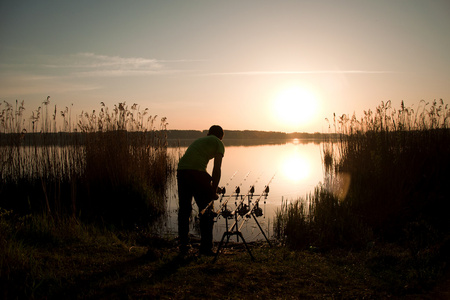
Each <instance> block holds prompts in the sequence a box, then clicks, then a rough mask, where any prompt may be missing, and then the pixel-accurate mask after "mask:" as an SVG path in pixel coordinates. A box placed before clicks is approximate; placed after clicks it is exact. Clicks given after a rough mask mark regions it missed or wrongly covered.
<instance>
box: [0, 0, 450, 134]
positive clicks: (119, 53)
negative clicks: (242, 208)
mask: <svg viewBox="0 0 450 300" xmlns="http://www.w3.org/2000/svg"><path fill="white" fill-rule="evenodd" d="M0 15H1V17H0V41H1V42H0V100H1V102H4V101H6V102H9V103H11V104H12V103H15V101H16V100H18V101H22V100H23V101H24V102H25V108H26V112H28V113H31V111H33V110H36V109H37V108H38V107H39V106H41V105H42V103H43V102H44V101H45V100H46V99H47V96H50V105H56V106H57V108H58V111H59V110H62V109H63V108H64V107H71V111H72V114H73V115H74V116H73V117H75V116H76V115H78V114H79V113H81V111H88V112H91V111H92V110H94V109H95V110H97V111H98V110H99V109H100V103H101V102H104V103H105V104H106V106H108V107H113V106H114V105H115V104H118V103H120V102H126V103H127V104H128V105H130V106H131V105H133V104H134V103H136V104H138V105H139V107H140V109H142V110H143V109H145V108H148V109H149V111H150V113H151V114H152V115H158V118H159V117H166V118H167V122H168V129H194V130H204V129H207V128H209V126H210V125H213V124H218V125H221V126H222V127H223V128H224V129H225V130H227V129H228V130H264V131H282V132H326V131H327V130H328V124H327V123H326V121H325V118H329V119H330V117H332V115H333V113H336V114H337V115H341V114H344V113H345V114H353V113H356V114H357V115H359V114H360V113H362V112H363V111H364V110H368V109H372V110H373V109H375V108H376V106H378V105H379V104H380V103H381V102H382V101H384V102H386V101H388V100H391V101H392V104H393V106H394V108H399V107H400V103H401V101H402V100H404V101H405V104H406V106H409V107H413V108H414V107H415V106H417V105H418V104H419V102H420V100H422V99H423V100H425V101H428V102H432V101H433V100H434V99H443V100H444V102H445V103H449V100H450V54H449V53H450V18H449V17H448V16H449V15H450V1H448V0H377V1H370V0H359V1H356V0H343V1H337V0H323V1H322V0H314V1H313V0H303V1H282V0H280V1H266V0H261V1H255V0H246V1H242V0H238V1H235V0H230V1H214V0H211V1H204V0H191V1H170V0H168V1H162V0H161V1H151V0H148V1H139V0H136V1H116V0H108V1H103V0H99V1H91V0H89V1H87V0H77V1H73V0H70V1H66V0H58V1H56V0H55V1H50V0H40V1H34V0H33V1H28V0H23V1H6V0H0ZM2 107H4V106H0V109H1V108H2Z"/></svg>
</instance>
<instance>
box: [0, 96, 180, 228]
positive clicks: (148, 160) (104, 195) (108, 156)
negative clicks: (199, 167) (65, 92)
mask: <svg viewBox="0 0 450 300" xmlns="http://www.w3.org/2000/svg"><path fill="white" fill-rule="evenodd" d="M1 105H2V106H0V108H2V110H1V114H0V155H1V156H0V178H1V180H2V182H1V187H0V199H1V200H0V207H2V208H5V209H13V210H14V211H15V212H17V213H23V214H26V213H30V212H43V213H45V214H46V215H48V216H51V217H53V218H56V219H58V218H62V217H63V216H67V215H69V216H72V217H75V218H81V219H86V220H91V221H92V220H95V221H101V222H106V223H111V224H115V225H116V226H117V225H118V226H123V225H126V226H130V225H133V224H139V223H145V222H149V221H151V220H154V219H155V217H156V216H158V215H160V214H162V213H164V191H165V187H166V185H167V178H168V177H169V176H168V173H169V172H171V171H172V168H173V163H172V162H171V161H170V158H169V156H168V154H167V141H166V136H165V134H164V132H165V130H166V125H167V122H166V119H165V118H161V119H160V122H159V123H158V124H157V121H156V119H157V116H150V115H149V112H148V110H147V109H145V110H143V111H141V110H140V108H139V107H138V106H137V105H136V104H134V105H132V106H131V107H128V105H126V103H119V104H118V105H115V106H114V108H113V109H111V110H110V109H109V108H108V107H106V106H105V105H104V104H103V103H101V106H100V110H99V111H98V112H96V111H95V110H94V111H92V112H91V113H87V112H83V113H82V114H81V115H80V116H78V117H77V118H76V124H75V121H74V120H73V118H72V117H71V108H68V107H66V108H65V109H63V110H61V111H58V109H57V106H56V105H55V106H54V108H50V99H49V98H47V99H46V100H45V101H44V102H43V103H42V106H41V107H39V108H38V109H37V110H35V111H33V112H32V114H31V117H30V118H26V117H25V114H24V112H25V106H24V103H23V102H22V103H18V102H16V105H15V106H13V105H11V104H9V103H7V102H4V103H2V104H1ZM72 123H73V124H72ZM157 126H159V127H157Z"/></svg>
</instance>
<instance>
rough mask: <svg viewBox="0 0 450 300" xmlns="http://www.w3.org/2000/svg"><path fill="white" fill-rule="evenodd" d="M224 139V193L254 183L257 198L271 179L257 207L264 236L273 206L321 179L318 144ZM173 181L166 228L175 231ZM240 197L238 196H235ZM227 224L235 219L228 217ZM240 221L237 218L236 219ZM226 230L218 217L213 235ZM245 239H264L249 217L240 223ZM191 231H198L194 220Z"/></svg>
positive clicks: (244, 189)
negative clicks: (237, 142) (248, 143)
mask: <svg viewBox="0 0 450 300" xmlns="http://www.w3.org/2000/svg"><path fill="white" fill-rule="evenodd" d="M224 143H225V147H226V148H225V156H224V159H223V162H222V178H221V181H220V184H219V186H225V187H226V195H229V194H230V193H233V192H234V191H235V188H236V187H237V186H239V187H240V190H241V194H246V193H247V191H249V189H250V187H251V186H253V185H254V186H255V193H254V196H253V202H254V201H255V200H256V199H258V197H259V195H260V194H261V193H262V192H263V191H264V188H265V186H266V185H267V184H268V183H269V181H271V182H270V185H269V188H270V191H269V194H268V197H267V199H266V198H265V197H261V199H260V202H259V203H260V207H261V208H262V209H263V216H261V217H258V218H257V221H258V222H259V223H260V225H261V227H262V228H263V230H264V232H265V234H266V235H267V236H271V235H272V226H273V220H274V216H275V212H276V210H277V209H278V208H279V207H280V205H281V203H282V200H284V201H286V200H287V201H292V200H296V199H298V198H299V197H303V198H304V197H305V196H306V195H307V194H309V193H310V192H312V191H313V190H314V188H315V187H316V186H317V185H318V184H319V182H321V181H322V180H323V168H322V158H321V145H320V144H319V143H317V142H316V143H314V142H303V143H302V142H301V141H299V140H292V141H288V142H285V143H281V144H267V145H257V146H236V145H233V146H227V145H226V141H224ZM185 149H186V148H184V147H183V148H171V149H170V151H171V153H172V155H175V156H176V157H178V155H180V154H182V153H184V151H185ZM212 167H213V163H212V161H210V163H209V165H208V172H209V173H210V174H211V172H212ZM176 188H177V187H176V181H175V180H173V181H172V184H171V186H170V188H169V192H168V200H167V201H168V208H169V216H168V219H167V226H166V230H167V231H168V232H172V233H173V234H175V235H176V232H177V209H178V197H177V190H176ZM238 201H239V199H238ZM236 202H237V201H236V200H235V197H233V198H232V199H230V200H229V201H228V208H229V209H231V210H234V208H235V206H236ZM245 203H247V200H246V201H245ZM218 207H220V201H219V200H217V201H215V208H216V209H217V208H218ZM193 208H194V212H193V218H195V216H196V215H197V214H198V212H197V206H196V205H195V204H194V205H193ZM228 223H229V225H230V224H233V223H234V220H229V221H228ZM239 224H240V222H239ZM225 230H226V222H225V219H224V218H223V217H219V218H218V220H217V222H216V223H215V226H214V239H215V240H216V241H220V239H221V238H222V235H223V232H224V231H225ZM241 231H242V234H243V235H244V238H245V239H246V241H254V240H264V236H263V234H262V233H261V230H260V229H259V227H258V226H257V224H256V222H255V221H254V220H253V219H252V218H250V219H249V220H248V221H246V222H245V224H244V225H243V226H242V227H241ZM191 234H194V235H196V234H198V233H197V232H196V230H195V226H194V224H193V225H192V228H191Z"/></svg>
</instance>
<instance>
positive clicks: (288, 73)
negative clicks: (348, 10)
mask: <svg viewBox="0 0 450 300" xmlns="http://www.w3.org/2000/svg"><path fill="white" fill-rule="evenodd" d="M385 73H392V72H390V71H369V70H318V71H248V72H221V73H207V74H203V75H205V76H227V75H242V76H245V75H247V76H251V75H302V74H385Z"/></svg>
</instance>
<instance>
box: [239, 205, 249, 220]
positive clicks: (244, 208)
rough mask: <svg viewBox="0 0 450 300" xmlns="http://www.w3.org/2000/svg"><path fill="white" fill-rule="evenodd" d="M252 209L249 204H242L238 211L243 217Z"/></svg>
mask: <svg viewBox="0 0 450 300" xmlns="http://www.w3.org/2000/svg"><path fill="white" fill-rule="evenodd" d="M249 211H250V207H249V206H248V205H247V204H242V205H241V206H240V207H239V208H238V209H237V210H236V212H237V213H238V214H239V215H240V216H241V217H242V216H244V215H246V214H247V213H248V212H249Z"/></svg>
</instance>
